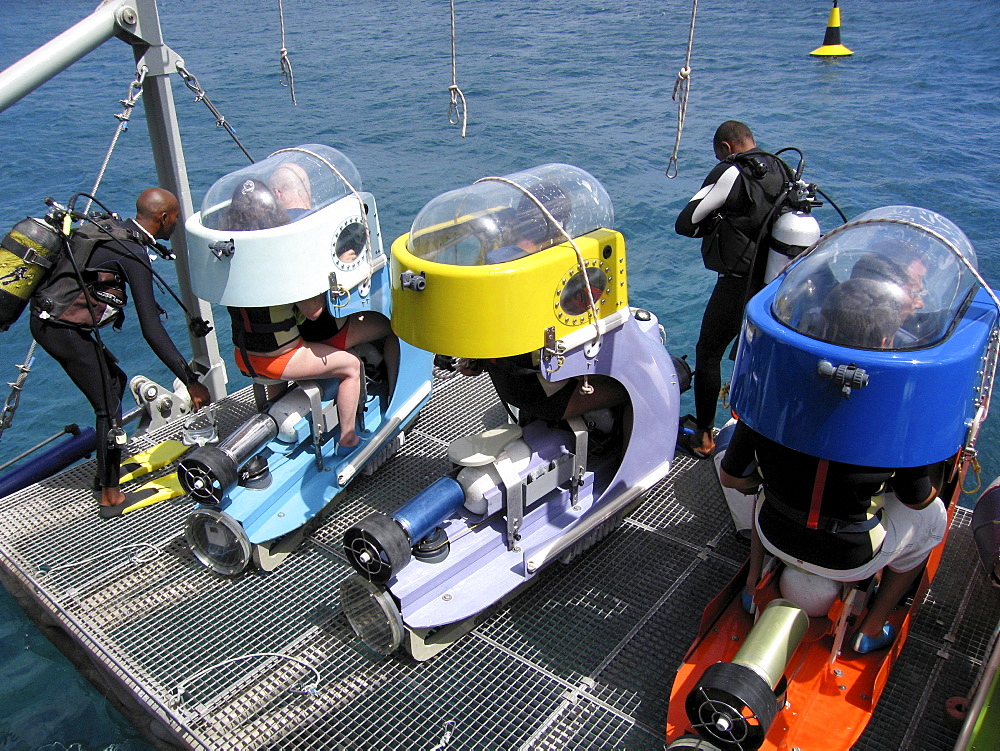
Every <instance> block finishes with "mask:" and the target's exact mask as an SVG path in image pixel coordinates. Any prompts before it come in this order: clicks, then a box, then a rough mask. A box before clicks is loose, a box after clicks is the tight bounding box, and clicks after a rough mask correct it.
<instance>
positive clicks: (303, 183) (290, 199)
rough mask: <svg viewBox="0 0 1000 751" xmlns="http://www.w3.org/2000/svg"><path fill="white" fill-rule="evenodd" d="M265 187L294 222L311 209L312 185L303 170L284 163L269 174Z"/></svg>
mask: <svg viewBox="0 0 1000 751" xmlns="http://www.w3.org/2000/svg"><path fill="white" fill-rule="evenodd" d="M267 187H269V188H270V189H271V192H272V193H274V197H275V199H276V200H277V201H278V206H280V207H281V208H282V209H283V210H284V211H285V213H286V214H288V218H289V219H292V220H295V219H298V218H299V217H300V216H302V215H303V214H305V213H306V212H308V211H310V210H311V209H312V184H311V183H310V181H309V175H308V174H307V173H306V171H305V169H304V168H303V167H302V166H300V165H298V164H296V163H295V162H286V163H285V164H282V165H281V166H280V167H278V168H277V169H276V170H274V172H272V173H271V177H270V178H268V181H267Z"/></svg>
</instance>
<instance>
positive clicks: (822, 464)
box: [806, 459, 830, 529]
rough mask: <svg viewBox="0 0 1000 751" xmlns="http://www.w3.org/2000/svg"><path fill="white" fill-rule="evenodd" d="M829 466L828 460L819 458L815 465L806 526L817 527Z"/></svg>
mask: <svg viewBox="0 0 1000 751" xmlns="http://www.w3.org/2000/svg"><path fill="white" fill-rule="evenodd" d="M829 467H830V462H828V461H827V460H826V459H820V460H819V464H818V465H816V479H815V480H814V481H813V492H812V498H811V499H810V500H809V517H808V519H806V526H807V527H809V529H817V528H818V527H819V509H820V506H822V505H823V488H824V487H825V486H826V471H827V469H828V468H829Z"/></svg>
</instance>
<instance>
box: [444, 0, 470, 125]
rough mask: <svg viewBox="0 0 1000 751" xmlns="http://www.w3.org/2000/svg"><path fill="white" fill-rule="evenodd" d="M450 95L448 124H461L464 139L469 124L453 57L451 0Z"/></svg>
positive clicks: (453, 11)
mask: <svg viewBox="0 0 1000 751" xmlns="http://www.w3.org/2000/svg"><path fill="white" fill-rule="evenodd" d="M448 93H449V94H451V103H450V104H449V105H448V122H449V123H451V124H452V125H458V124H459V123H461V124H462V138H465V129H466V126H467V125H468V124H469V113H468V110H466V108H465V94H463V93H462V90H461V89H460V88H458V72H457V65H456V55H455V0H451V86H449V87H448Z"/></svg>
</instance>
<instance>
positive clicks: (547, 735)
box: [0, 377, 1000, 749]
mask: <svg viewBox="0 0 1000 751" xmlns="http://www.w3.org/2000/svg"><path fill="white" fill-rule="evenodd" d="M227 405H228V407H227V410H226V411H225V413H224V415H223V419H222V424H221V425H220V430H221V432H222V433H223V434H225V433H227V432H229V431H231V430H232V429H234V428H235V427H236V426H237V425H238V424H240V423H241V422H242V421H243V420H245V419H246V418H247V417H248V416H249V415H250V414H251V412H252V398H251V396H250V394H249V392H248V391H243V392H240V393H239V394H237V395H235V396H233V397H230V398H229V399H228V400H227ZM504 420H505V414H504V411H503V409H502V407H501V406H500V405H499V404H497V403H496V398H495V395H494V393H493V390H492V388H491V387H490V385H489V381H488V379H486V378H485V377H483V378H476V379H472V378H438V379H437V380H436V381H435V395H434V398H433V399H432V401H431V403H430V405H429V406H428V407H427V409H426V410H425V411H424V413H423V414H422V415H421V418H420V421H419V422H418V424H417V427H416V429H415V430H414V432H413V433H412V434H411V435H410V437H409V440H408V441H407V443H406V446H405V447H404V449H403V451H402V453H401V454H400V455H399V456H397V457H396V458H394V459H393V460H392V461H391V462H390V463H388V464H387V465H386V466H384V467H382V468H380V469H379V470H378V471H377V472H376V473H375V474H374V475H373V476H371V477H366V476H362V477H360V478H359V479H357V480H356V481H355V482H354V483H353V484H352V485H351V486H350V488H349V489H348V491H347V492H346V493H345V494H343V495H342V497H341V499H340V500H339V503H337V507H336V508H333V509H331V510H330V511H329V513H328V514H327V516H326V518H325V519H324V520H322V522H321V523H319V524H317V525H315V526H316V528H315V529H314V530H313V531H312V533H311V534H310V535H309V536H308V537H307V539H306V540H305V542H304V543H303V544H302V545H301V546H300V548H299V549H298V550H297V551H296V552H295V553H294V554H293V555H292V556H290V557H289V558H288V560H287V561H285V562H284V563H283V564H282V565H280V566H279V567H278V568H277V569H276V570H275V571H274V572H272V573H269V574H263V573H257V572H254V573H250V574H248V575H245V576H243V577H242V578H239V579H236V580H227V579H222V578H219V577H217V576H215V575H213V574H211V573H210V572H209V571H208V570H206V569H205V568H203V567H202V566H201V565H200V564H198V563H197V562H196V561H195V560H194V558H193V556H192V555H191V554H190V553H189V552H188V550H187V548H186V546H185V544H184V540H183V534H182V528H183V522H184V519H185V518H186V516H187V513H188V511H189V510H190V507H191V505H190V502H189V501H187V500H186V499H184V498H180V499H176V500H174V501H167V502H164V503H161V504H158V505H157V506H153V507H151V508H149V509H145V510H142V511H139V512H136V513H134V514H129V515H128V516H126V517H124V518H121V519H116V520H113V521H103V520H100V519H99V518H98V516H97V514H96V513H95V512H96V510H97V509H96V501H95V500H94V499H93V497H92V495H91V493H90V491H89V486H90V482H91V478H92V477H93V473H94V467H93V463H92V462H88V463H85V464H83V465H80V466H78V467H76V468H74V469H71V470H69V471H67V472H64V473H62V474H60V475H58V476H56V477H53V478H51V479H50V480H47V481H46V482H44V483H41V484H39V485H37V486H35V487H33V488H30V489H28V490H25V491H23V492H21V493H18V494H15V495H14V496H10V497H8V498H4V499H0V564H2V565H3V567H4V569H5V570H6V571H5V573H6V576H5V580H6V582H7V584H8V587H9V588H13V589H18V590H20V592H19V594H20V596H21V597H22V599H23V597H24V595H25V593H28V594H30V595H32V596H33V597H34V598H35V599H36V600H37V604H38V608H37V611H38V612H36V613H35V616H36V617H39V616H43V617H46V618H47V617H50V616H51V618H54V619H55V620H56V621H57V622H58V624H59V625H60V626H61V627H62V628H63V629H64V630H66V631H67V632H68V633H69V634H70V636H71V637H72V639H73V640H74V641H75V642H76V644H77V645H78V646H79V648H80V649H81V650H82V651H83V652H84V653H86V654H87V655H88V656H89V657H90V658H91V659H92V660H93V661H95V662H96V663H98V664H99V665H100V666H102V667H103V668H104V670H105V672H106V673H107V675H108V676H109V677H110V679H111V683H112V684H115V685H117V687H118V688H119V689H121V690H122V691H123V692H124V694H125V696H126V701H130V702H131V703H132V704H133V705H138V706H139V707H141V709H142V710H143V712H144V715H143V714H140V715H139V716H140V717H142V716H145V717H148V718H151V719H153V720H154V721H155V722H156V723H158V725H159V727H156V728H154V729H155V734H156V735H158V736H159V737H160V739H161V740H159V741H157V745H162V746H165V747H166V746H169V745H171V744H175V745H179V746H185V747H191V748H207V749H445V748H447V749H484V748H489V749H566V748H573V749H592V748H594V749H596V748H635V749H647V748H648V749H661V748H663V747H664V726H665V722H666V709H667V700H668V698H669V693H670V685H671V683H672V680H673V675H674V672H675V671H676V669H677V667H678V665H679V664H680V662H681V660H682V658H683V655H684V652H685V651H686V650H687V648H688V646H689V645H690V643H691V641H692V639H693V638H694V636H695V632H696V629H697V626H698V623H699V620H700V617H701V612H702V609H703V608H704V606H705V604H706V603H707V602H708V600H709V599H711V597H713V596H714V595H715V594H716V593H717V592H718V590H719V589H720V588H721V587H722V586H723V585H724V584H725V583H726V582H727V581H728V580H729V579H730V578H731V577H732V576H733V575H734V574H735V572H736V571H737V570H738V568H739V567H740V565H741V563H742V561H743V559H744V558H745V557H746V555H747V552H748V550H747V545H746V544H745V543H743V542H741V541H739V540H738V539H737V538H736V536H735V535H734V534H733V528H732V525H731V522H730V520H729V513H728V511H727V509H726V506H725V502H724V500H723V498H722V494H721V491H720V490H719V487H718V483H717V481H716V479H715V477H714V472H713V469H712V466H711V463H710V462H701V461H695V460H693V459H689V458H685V457H682V456H678V457H677V458H676V460H675V464H674V469H673V471H672V473H671V475H670V476H669V477H668V478H667V479H666V480H664V481H663V482H661V483H660V484H659V485H658V486H656V487H655V488H654V489H653V490H652V491H651V492H650V493H649V495H648V496H647V499H646V501H645V503H643V504H642V505H641V506H639V508H638V509H637V510H636V511H634V512H633V513H632V515H631V516H630V517H629V518H628V519H627V520H626V522H625V524H624V526H623V527H622V528H621V529H620V530H618V531H617V532H616V533H615V534H613V535H612V536H611V537H610V538H609V539H607V540H606V541H604V542H603V543H602V544H600V545H598V546H596V547H595V548H594V549H593V550H591V551H589V552H588V553H587V554H585V555H584V556H583V557H581V558H579V559H578V560H576V561H575V562H574V563H573V564H572V565H569V566H563V565H561V564H556V565H554V566H552V567H550V568H549V569H548V570H547V571H546V572H544V573H543V574H542V575H541V576H540V577H539V579H538V582H537V583H536V584H535V585H534V586H533V587H531V588H530V589H528V590H527V591H526V592H525V593H524V594H523V595H522V596H521V597H519V598H518V599H516V600H515V601H514V602H513V603H512V604H511V605H509V606H507V607H506V608H503V609H500V610H499V611H498V612H495V613H489V614H487V615H486V616H485V617H484V619H483V621H482V622H481V624H480V625H479V626H478V627H477V628H476V629H475V630H474V631H473V632H472V633H471V634H469V635H468V636H466V637H465V638H464V639H462V640H461V641H460V642H459V643H458V644H456V645H455V646H454V647H452V648H451V649H449V650H446V651H445V652H444V653H442V654H440V655H438V656H437V657H435V658H433V659H432V660H430V661H429V662H426V663H416V662H413V661H412V660H410V659H409V658H407V657H406V656H405V655H403V654H402V653H398V654H397V655H394V656H392V657H389V658H383V657H381V656H380V655H377V654H375V653H374V652H371V651H370V650H368V649H367V648H365V647H364V646H363V645H362V644H361V643H360V642H359V640H358V639H356V638H355V637H354V635H353V634H352V632H351V630H350V627H349V626H348V624H347V620H346V618H345V617H344V616H343V613H342V611H341V609H340V604H339V602H338V583H339V582H340V580H341V579H342V578H343V577H344V576H346V575H347V574H348V573H350V572H351V568H350V566H349V565H348V564H347V563H346V562H345V559H344V558H343V556H342V553H341V542H340V541H341V538H342V534H343V532H344V530H345V529H346V528H347V527H348V526H349V525H351V524H353V523H354V522H356V521H358V520H359V519H360V518H361V517H363V516H365V515H366V514H368V513H369V512H370V511H372V510H379V511H383V512H389V511H393V510H395V509H396V508H397V507H398V506H399V505H400V504H401V503H403V502H404V501H406V500H407V499H409V498H410V497H411V496H412V495H413V494H414V493H416V492H417V491H419V490H421V489H422V488H423V487H425V486H426V485H427V484H429V483H430V482H431V481H433V480H435V479H437V478H438V477H439V476H440V475H441V474H442V473H443V472H444V471H445V470H446V469H448V468H449V466H450V465H449V463H448V461H447V459H446V456H445V450H446V446H447V443H448V442H449V441H450V440H451V439H453V438H455V437H458V436H461V435H465V434H468V433H471V432H473V431H477V430H482V429H484V428H488V427H495V426H497V425H499V424H501V423H503V422H504ZM171 434H172V430H171V429H169V428H166V429H163V430H161V431H159V432H158V433H156V434H154V435H152V436H150V437H148V438H145V439H142V440H141V441H136V442H134V443H133V445H130V447H129V449H130V451H132V452H135V451H140V450H142V449H144V448H148V447H149V446H151V445H153V444H154V443H156V442H158V441H160V440H163V439H165V438H167V437H169V436H170V435H171ZM166 471H168V470H163V471H162V472H166ZM162 472H161V473H162ZM144 479H148V478H144ZM970 517H971V513H970V512H968V511H966V510H962V509H960V510H959V511H958V513H957V516H956V523H955V528H954V529H953V530H952V535H951V539H950V542H949V546H948V549H947V551H946V554H945V560H944V564H943V566H942V569H941V572H940V574H939V576H938V578H937V580H936V581H935V582H934V586H933V588H932V589H931V591H930V593H929V594H928V596H927V601H926V603H925V604H924V606H923V608H922V610H921V611H920V613H919V616H918V618H917V620H916V623H915V624H914V627H913V629H912V630H911V633H910V639H909V640H908V642H907V644H906V647H905V649H904V651H903V655H902V659H901V661H900V662H899V663H898V664H897V666H896V669H895V671H894V673H893V675H892V677H891V679H890V682H889V685H888V687H887V690H886V693H885V695H884V697H883V699H882V701H881V703H880V704H879V707H878V709H877V711H876V713H875V717H874V718H873V720H872V723H871V725H870V726H869V728H868V730H867V731H866V733H865V735H864V736H863V737H862V739H861V741H860V742H859V744H858V746H857V748H859V749H895V748H898V749H912V748H949V747H951V746H952V745H953V743H954V739H955V737H956V731H954V730H951V729H949V728H948V727H947V726H946V725H945V724H944V702H945V699H946V698H948V697H949V696H953V695H962V694H966V693H967V692H968V690H969V687H970V686H971V685H972V683H973V681H974V680H975V676H976V672H977V670H978V668H979V666H980V664H981V662H982V660H983V659H984V657H985V655H986V651H987V649H988V646H989V645H988V640H989V638H990V636H991V635H992V632H993V628H994V626H995V624H996V623H997V620H998V614H1000V602H998V598H997V596H996V593H995V592H994V591H992V590H990V588H989V587H988V585H987V584H986V583H985V582H984V581H983V577H982V576H981V574H980V571H979V569H978V564H977V556H976V554H975V550H974V545H973V543H972V539H971V535H970V533H969V529H968V524H969V520H970ZM970 582H971V585H970ZM247 655H259V656H255V657H250V658H247V659H240V658H242V657H244V656H247ZM230 660H231V661H230ZM227 661H229V662H227ZM213 666H215V667H213ZM308 666H312V668H315V669H316V670H317V671H319V675H320V678H319V681H318V684H317V685H316V688H315V691H313V692H309V691H306V690H304V689H308V688H309V687H310V686H311V685H312V684H314V683H316V679H315V675H314V673H313V671H312V669H311V668H310V667H308ZM202 671H207V672H205V673H204V675H201V676H200V677H199V674H200V673H202ZM179 688H183V689H184V693H183V695H179V694H178V689H179ZM143 729H144V730H145V731H146V732H147V733H149V727H146V728H143Z"/></svg>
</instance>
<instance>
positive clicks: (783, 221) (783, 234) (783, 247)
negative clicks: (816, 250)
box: [764, 210, 820, 284]
mask: <svg viewBox="0 0 1000 751" xmlns="http://www.w3.org/2000/svg"><path fill="white" fill-rule="evenodd" d="M819 237H820V229H819V222H817V221H816V219H815V218H814V217H813V216H812V215H811V214H809V213H808V212H806V211H799V210H795V211H786V212H785V213H784V214H782V215H781V216H779V217H778V219H777V221H775V223H774V227H772V228H771V249H770V250H769V251H768V253H767V267H766V268H765V269H764V284H767V283H768V282H770V281H771V280H772V279H774V278H775V277H776V276H778V274H780V273H781V271H782V269H784V268H785V266H787V265H788V264H789V263H790V262H791V261H792V259H793V258H795V257H796V256H798V255H799V254H800V253H801V252H802V251H804V250H805V249H806V248H808V247H809V246H810V245H812V244H813V243H814V242H816V241H817V240H819Z"/></svg>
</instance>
